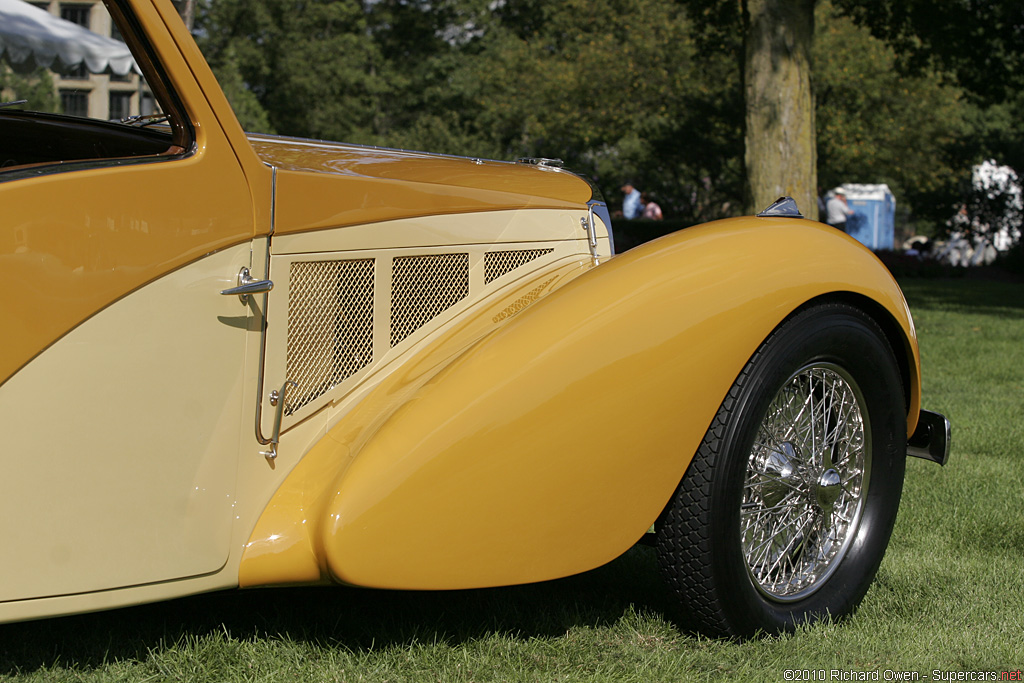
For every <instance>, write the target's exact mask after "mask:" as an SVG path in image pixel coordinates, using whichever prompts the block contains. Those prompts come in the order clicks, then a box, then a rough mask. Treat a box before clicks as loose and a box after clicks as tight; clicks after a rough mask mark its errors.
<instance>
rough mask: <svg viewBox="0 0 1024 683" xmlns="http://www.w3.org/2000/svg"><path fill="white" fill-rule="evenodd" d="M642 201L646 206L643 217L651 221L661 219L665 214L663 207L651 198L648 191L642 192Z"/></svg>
mask: <svg viewBox="0 0 1024 683" xmlns="http://www.w3.org/2000/svg"><path fill="white" fill-rule="evenodd" d="M640 203H641V204H643V206H644V214H643V217H644V218H645V219H646V220H649V221H660V220H661V219H662V218H664V216H662V214H661V207H660V206H658V204H657V202H655V201H654V200H653V199H651V198H650V197H649V196H648V195H647V193H646V192H642V193H641V194H640Z"/></svg>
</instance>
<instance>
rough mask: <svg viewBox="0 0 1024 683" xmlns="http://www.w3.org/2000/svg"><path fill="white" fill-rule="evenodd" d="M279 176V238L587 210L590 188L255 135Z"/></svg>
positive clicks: (531, 172) (452, 162) (487, 164)
mask: <svg viewBox="0 0 1024 683" xmlns="http://www.w3.org/2000/svg"><path fill="white" fill-rule="evenodd" d="M249 143H250V144H251V145H252V147H253V149H254V150H255V151H256V154H257V155H258V156H259V157H260V159H261V160H262V161H263V162H264V163H266V164H268V165H269V166H271V167H273V168H275V169H276V170H277V174H278V189H277V221H276V223H277V227H276V228H275V232H276V233H278V234H280V233H282V232H301V231H306V230H316V229H323V228H329V227H338V226H344V225H352V224H359V223H368V222H375V221H381V220H393V219H399V218H409V217H415V216H427V215H437V214H444V213H469V212H474V211H496V210H505V209H525V208H558V209H570V208H583V209H585V208H586V206H587V202H588V201H589V200H590V199H591V197H592V196H593V192H592V189H591V187H590V185H589V184H588V183H587V182H586V181H585V180H583V179H581V178H580V177H579V176H576V175H575V174H573V173H570V172H568V171H564V170H562V169H557V168H551V167H547V166H538V165H533V164H520V163H511V162H503V161H489V160H483V159H472V158H466V157H453V156H443V155H439V154H427V153H424V152H409V151H404V150H394V149H383V148H379V147H363V146H358V145H348V144H341V143H333V142H322V141H315V140H304V139H298V138H284V137H276V136H267V135H249Z"/></svg>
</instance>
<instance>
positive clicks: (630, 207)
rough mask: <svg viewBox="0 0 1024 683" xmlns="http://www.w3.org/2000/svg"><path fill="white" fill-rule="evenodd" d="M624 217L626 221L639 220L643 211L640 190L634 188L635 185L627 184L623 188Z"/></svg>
mask: <svg viewBox="0 0 1024 683" xmlns="http://www.w3.org/2000/svg"><path fill="white" fill-rule="evenodd" d="M621 189H622V194H623V195H624V196H623V199H622V217H623V218H625V219H626V220H633V219H634V218H639V217H640V213H641V212H642V211H643V204H642V203H641V202H640V190H638V189H636V188H635V187H633V183H626V184H625V185H623V186H622V188H621Z"/></svg>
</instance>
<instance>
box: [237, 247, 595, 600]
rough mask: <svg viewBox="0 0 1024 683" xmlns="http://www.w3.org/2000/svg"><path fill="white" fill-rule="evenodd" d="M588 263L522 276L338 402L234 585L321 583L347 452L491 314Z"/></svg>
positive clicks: (290, 444) (289, 447) (264, 521)
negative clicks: (325, 540)
mask: <svg viewBox="0 0 1024 683" xmlns="http://www.w3.org/2000/svg"><path fill="white" fill-rule="evenodd" d="M588 263H589V258H587V259H584V258H581V259H579V260H578V261H576V262H570V263H564V262H563V263H562V264H560V265H557V266H555V267H553V268H547V269H544V270H543V271H542V272H541V273H537V274H535V275H534V276H531V277H527V278H523V279H522V280H520V281H518V282H517V283H516V284H514V285H513V286H510V287H508V288H507V289H505V290H503V291H502V292H501V293H500V294H499V295H498V296H495V297H493V298H490V299H488V300H486V301H485V302H483V304H482V305H481V306H480V307H479V308H477V309H476V310H475V311H473V312H471V313H469V314H468V315H464V316H463V317H462V318H461V319H460V320H458V322H457V323H456V324H455V325H454V326H452V327H451V328H450V329H448V330H445V331H444V332H443V333H441V334H440V335H438V336H436V338H434V339H431V340H427V341H424V342H423V343H421V344H420V348H419V349H418V350H414V351H413V352H412V353H409V354H406V355H404V356H402V357H401V359H400V360H397V362H396V363H394V364H392V365H391V366H389V367H386V368H385V369H383V370H382V372H383V374H384V375H385V377H384V378H383V379H381V380H379V381H377V382H372V381H367V382H366V384H365V385H364V386H363V387H361V388H359V389H356V390H354V391H353V392H352V393H351V394H350V395H349V396H348V397H346V398H345V399H344V400H342V401H340V402H339V404H338V406H337V408H335V409H333V410H332V411H331V413H332V416H331V417H330V419H329V421H330V423H331V424H332V425H334V426H333V427H332V428H331V429H330V430H329V431H328V433H327V436H326V437H325V438H324V439H322V440H321V441H320V442H319V443H317V444H316V445H315V446H314V447H313V448H311V449H309V452H308V453H306V454H305V455H304V456H303V457H302V459H301V461H300V462H299V463H298V464H297V465H295V468H294V469H293V470H292V472H291V473H290V474H289V476H288V478H287V479H286V480H285V482H284V483H283V485H282V486H281V487H280V489H279V490H278V491H277V493H276V494H275V495H274V496H273V498H272V500H271V501H270V504H269V505H268V506H267V508H266V510H265V511H264V513H263V515H262V516H261V517H260V520H259V522H258V523H257V525H256V528H255V530H254V531H253V533H252V536H251V538H250V540H249V543H248V544H247V545H246V548H245V553H244V555H243V558H242V563H241V569H240V572H239V584H240V585H241V586H243V587H246V586H256V585H263V584H277V583H303V582H309V581H316V580H319V579H320V578H321V577H326V574H325V573H323V570H324V567H323V557H324V552H323V547H322V543H321V539H322V534H321V533H320V529H321V522H322V520H323V519H324V510H325V508H326V506H327V504H328V503H329V502H330V498H331V496H332V495H333V493H332V492H333V489H332V488H331V482H333V481H335V480H337V478H338V476H339V475H340V474H341V473H342V472H343V471H344V469H345V468H346V467H348V465H349V464H350V462H351V459H350V457H349V456H350V453H352V452H354V451H357V450H359V449H360V448H362V445H363V444H364V443H366V441H368V440H369V439H371V438H372V437H373V435H374V434H375V433H376V431H377V430H378V429H380V427H381V426H382V425H383V424H385V423H386V422H387V421H388V419H389V418H390V416H391V415H392V413H394V412H395V410H397V409H399V408H400V407H401V406H403V405H405V403H406V402H407V401H409V400H410V398H411V397H412V396H413V395H414V394H415V392H416V391H418V390H419V388H420V387H422V386H423V385H424V384H426V383H427V382H429V381H430V380H431V379H432V378H433V377H434V376H435V375H436V374H437V373H438V372H440V371H441V370H442V369H443V368H444V367H445V366H446V364H447V363H449V362H451V360H452V359H453V358H456V357H458V356H459V355H460V354H462V353H463V352H464V351H465V349H466V348H467V347H470V346H472V345H473V344H474V343H476V342H477V341H479V339H480V338H481V337H483V336H485V335H487V334H488V333H492V332H493V331H494V330H495V329H497V328H496V325H495V324H494V323H495V321H494V318H495V317H496V316H502V319H507V318H509V312H508V311H507V309H508V308H509V307H512V306H515V307H517V308H519V309H522V302H521V301H520V300H521V299H522V298H523V297H526V296H529V297H531V298H535V297H537V295H538V294H539V293H538V292H537V289H538V288H540V287H543V292H545V293H550V292H552V291H555V290H557V289H558V288H559V287H561V286H563V285H564V284H565V283H567V282H569V281H571V280H572V279H573V278H575V277H578V276H579V275H580V274H581V273H582V272H584V271H585V270H586V269H587V268H588V267H589V266H588V265H587V264H588ZM502 314H504V315H502ZM320 414H322V412H321V413H320ZM317 419H319V418H317ZM311 421H313V420H308V421H307V422H311ZM304 427H305V424H302V425H299V426H298V427H297V428H296V429H295V430H291V431H288V432H287V433H285V434H284V435H282V441H281V448H280V453H281V455H279V456H278V460H279V461H284V462H288V461H289V460H290V459H291V458H292V457H296V456H294V455H293V453H295V449H296V447H297V445H298V448H299V449H301V450H299V451H298V455H302V453H303V452H304V451H305V450H307V448H304V447H303V445H304V444H306V443H307V438H308V437H307V435H306V434H305V433H304Z"/></svg>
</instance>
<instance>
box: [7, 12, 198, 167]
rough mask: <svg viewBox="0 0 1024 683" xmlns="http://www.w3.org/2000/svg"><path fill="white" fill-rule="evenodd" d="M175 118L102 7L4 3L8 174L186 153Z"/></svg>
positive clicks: (109, 15) (108, 13) (109, 14)
mask: <svg viewBox="0 0 1024 683" xmlns="http://www.w3.org/2000/svg"><path fill="white" fill-rule="evenodd" d="M129 42H131V41H129ZM168 118H169V117H168V115H167V114H165V113H164V111H163V110H162V107H161V105H160V101H159V100H158V98H157V97H155V96H154V93H153V89H152V88H151V87H150V84H149V83H148V82H147V81H146V79H145V77H144V76H143V75H142V70H141V69H140V68H139V65H138V63H137V61H136V59H135V57H134V55H133V54H132V51H131V50H130V49H129V47H128V45H127V44H126V42H125V38H124V36H123V35H122V33H121V31H120V30H119V29H118V26H117V24H116V23H115V21H114V20H113V19H112V17H111V13H110V12H109V11H108V10H107V8H106V7H105V6H104V4H103V2H102V1H101V0H81V1H78V2H63V1H62V0H50V1H44V0H40V1H39V2H32V3H29V2H25V1H24V0H3V2H0V169H2V170H3V171H5V172H6V171H9V170H10V169H11V168H24V167H32V168H33V169H34V168H36V167H39V166H46V165H52V164H66V163H68V162H78V161H83V162H84V161H91V162H94V161H96V160H107V159H123V158H131V157H151V156H154V155H167V154H177V153H180V152H182V150H183V147H182V146H181V144H180V140H181V135H177V136H176V135H175V130H173V129H172V127H171V126H169V125H168ZM6 175H8V174H5V176H6Z"/></svg>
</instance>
